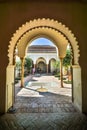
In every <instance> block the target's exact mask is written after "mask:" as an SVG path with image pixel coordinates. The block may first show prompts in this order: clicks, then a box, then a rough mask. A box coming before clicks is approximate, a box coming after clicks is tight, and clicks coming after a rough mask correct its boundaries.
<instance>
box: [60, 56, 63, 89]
mask: <svg viewBox="0 0 87 130" xmlns="http://www.w3.org/2000/svg"><path fill="white" fill-rule="evenodd" d="M60 81H61V87H62V88H63V58H60Z"/></svg>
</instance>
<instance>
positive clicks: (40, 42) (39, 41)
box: [30, 37, 54, 46]
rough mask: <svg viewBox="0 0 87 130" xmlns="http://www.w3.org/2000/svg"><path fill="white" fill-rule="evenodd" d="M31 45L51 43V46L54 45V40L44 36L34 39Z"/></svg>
mask: <svg viewBox="0 0 87 130" xmlns="http://www.w3.org/2000/svg"><path fill="white" fill-rule="evenodd" d="M30 45H50V46H54V44H53V42H51V41H50V40H48V39H47V38H43V37H42V38H37V39H35V40H33V41H32V42H31V44H30Z"/></svg>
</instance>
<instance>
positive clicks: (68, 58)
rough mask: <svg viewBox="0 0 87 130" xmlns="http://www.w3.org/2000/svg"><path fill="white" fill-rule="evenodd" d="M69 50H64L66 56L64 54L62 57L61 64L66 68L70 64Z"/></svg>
mask: <svg viewBox="0 0 87 130" xmlns="http://www.w3.org/2000/svg"><path fill="white" fill-rule="evenodd" d="M71 58H72V57H71V51H70V49H68V50H67V51H66V56H65V58H64V59H63V66H65V67H67V68H68V66H70V65H71Z"/></svg>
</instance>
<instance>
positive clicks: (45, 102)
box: [0, 75, 87, 130]
mask: <svg viewBox="0 0 87 130" xmlns="http://www.w3.org/2000/svg"><path fill="white" fill-rule="evenodd" d="M28 81H29V82H28ZM43 82H45V83H44V84H43V85H42V83H43ZM46 82H47V83H46ZM19 85H20V83H19V84H16V86H15V104H14V107H15V108H16V112H15V113H13V114H12V113H6V114H4V115H2V116H0V130H87V116H86V115H84V114H82V113H80V112H79V111H78V110H77V109H76V108H75V107H74V106H73V104H72V102H71V86H70V85H66V84H64V88H61V87H60V81H58V79H57V78H54V76H45V75H44V76H40V77H38V76H33V77H32V76H30V77H27V78H26V79H25V85H26V87H24V88H22V89H21V88H20V86H19ZM41 85H42V87H45V88H47V90H48V91H47V92H45V93H39V92H38V91H37V88H38V87H41Z"/></svg>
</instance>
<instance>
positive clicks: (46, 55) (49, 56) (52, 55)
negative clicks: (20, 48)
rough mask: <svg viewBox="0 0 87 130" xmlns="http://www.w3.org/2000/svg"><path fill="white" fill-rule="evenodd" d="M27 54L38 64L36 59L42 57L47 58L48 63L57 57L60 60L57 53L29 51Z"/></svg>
mask: <svg viewBox="0 0 87 130" xmlns="http://www.w3.org/2000/svg"><path fill="white" fill-rule="evenodd" d="M26 56H29V57H30V58H31V59H32V60H33V62H34V64H36V61H37V60H38V59H39V58H40V57H43V58H44V59H45V60H46V64H48V63H49V60H50V59H53V58H54V59H55V60H58V59H59V57H58V56H57V53H27V54H26Z"/></svg>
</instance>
